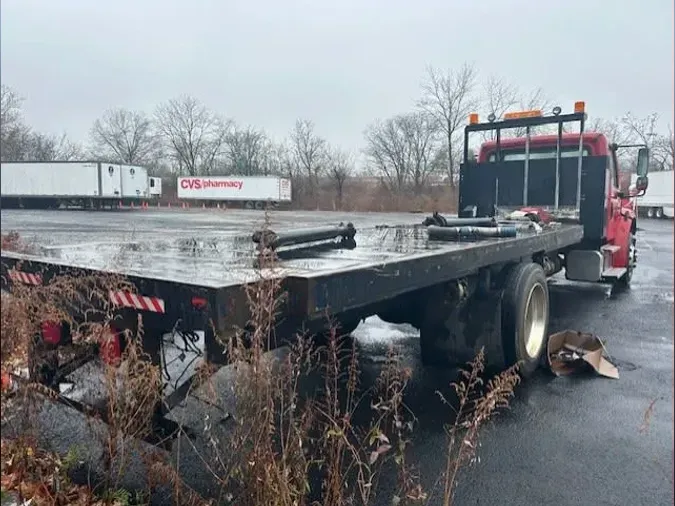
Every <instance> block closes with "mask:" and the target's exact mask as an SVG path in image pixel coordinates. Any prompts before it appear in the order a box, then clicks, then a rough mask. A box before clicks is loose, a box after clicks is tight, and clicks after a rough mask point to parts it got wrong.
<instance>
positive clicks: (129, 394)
mask: <svg viewBox="0 0 675 506" xmlns="http://www.w3.org/2000/svg"><path fill="white" fill-rule="evenodd" d="M3 244H4V242H3ZM256 274H257V279H256V280H255V282H253V283H250V284H249V285H247V286H246V287H244V289H245V290H246V295H247V298H248V305H249V313H250V320H249V322H248V324H247V325H246V327H245V328H244V329H237V332H235V333H234V334H233V336H230V337H229V338H228V339H227V340H225V338H224V337H223V336H221V339H223V340H224V341H225V342H226V344H227V355H228V359H229V360H230V362H231V363H232V365H231V367H232V368H233V369H234V374H233V378H234V379H233V384H232V385H231V388H232V390H233V392H234V394H235V399H236V405H235V410H234V413H233V420H232V423H231V424H230V426H228V428H227V430H223V429H222V427H217V424H216V423H215V421H214V420H212V419H207V418H205V419H204V431H203V433H202V434H200V435H199V439H200V441H201V443H199V444H198V443H196V442H194V441H193V439H191V438H188V437H181V438H179V441H180V444H186V445H191V446H192V448H191V449H192V450H193V451H199V452H201V455H202V458H201V464H202V465H203V467H204V469H205V472H206V473H208V474H209V475H210V477H211V479H212V481H213V482H214V483H215V484H216V485H217V487H216V489H217V492H216V493H212V494H211V497H201V496H200V494H199V493H197V492H196V491H195V490H193V489H191V488H190V486H188V485H187V481H186V480H185V479H184V476H183V475H182V474H181V460H180V455H181V453H180V452H178V456H179V458H178V459H177V460H176V461H175V462H174V463H169V462H168V461H167V459H166V458H164V457H163V456H162V455H161V452H159V451H157V452H146V453H145V455H144V461H145V465H146V469H147V478H148V490H143V491H140V495H138V496H137V497H136V498H135V500H136V501H140V500H141V499H142V498H143V497H148V496H149V495H150V494H151V492H152V491H153V490H154V489H155V488H156V487H157V486H160V485H163V486H165V487H168V488H170V489H171V491H172V497H173V501H174V503H175V504H177V505H178V504H180V505H182V504H195V505H196V504H209V503H210V501H215V502H216V503H219V504H228V503H231V504H237V505H244V506H246V505H263V504H264V505H271V506H275V505H280V506H281V505H288V506H291V505H304V504H307V505H309V504H323V505H326V506H331V505H336V506H337V505H343V504H359V505H364V506H365V505H368V504H374V503H375V502H376V501H377V502H378V503H385V502H392V503H393V504H400V505H403V504H425V503H427V502H429V501H430V500H432V498H433V497H434V496H435V494H436V490H437V489H442V492H441V494H442V496H443V503H444V504H445V505H450V504H452V502H453V496H454V491H455V488H456V483H457V481H458V480H459V479H460V476H461V471H462V470H463V469H465V468H468V467H469V466H471V465H472V464H473V463H474V462H475V461H476V455H477V449H478V445H479V434H480V431H481V430H482V428H483V427H484V424H485V422H487V421H488V420H489V419H490V418H492V417H493V416H494V415H495V414H496V413H497V412H498V411H499V410H500V409H502V408H504V407H506V406H507V405H508V402H509V399H510V396H511V393H512V392H513V389H514V388H515V387H516V385H517V383H518V374H517V370H516V368H511V369H508V370H506V371H504V372H502V373H501V374H499V375H497V376H496V377H494V378H492V379H491V380H489V381H487V382H485V383H484V380H483V375H484V368H483V363H484V356H483V354H482V352H481V353H479V354H478V356H476V358H475V360H474V361H473V362H472V363H471V364H469V366H468V368H467V370H466V371H465V372H464V373H463V375H462V376H461V377H460V378H459V380H458V381H457V383H455V384H453V387H454V389H455V391H456V394H457V397H458V403H454V404H453V407H454V409H456V411H457V416H456V417H455V419H454V421H452V422H451V423H449V425H448V427H447V448H446V454H447V459H446V462H445V465H444V466H443V467H444V469H443V470H442V471H441V474H440V476H439V477H438V479H437V484H439V485H442V486H440V487H432V488H431V489H430V490H429V491H425V490H424V487H423V485H422V482H423V480H422V479H421V478H422V477H420V476H419V474H418V472H417V470H416V467H415V465H414V464H413V463H412V462H411V448H412V445H413V444H414V441H415V430H416V425H417V419H416V418H415V416H414V414H413V413H412V412H411V411H410V410H409V409H408V407H407V406H406V403H405V398H406V390H407V387H408V384H409V382H410V381H411V376H412V372H411V370H410V369H408V368H406V367H403V365H402V362H401V357H400V351H399V350H397V349H396V348H395V347H394V346H392V347H391V348H390V349H389V352H388V354H387V357H386V361H385V364H384V365H383V367H382V369H381V372H380V374H379V377H377V379H376V380H375V381H374V382H372V381H371V382H370V384H364V382H363V381H362V378H361V357H360V350H359V347H358V345H357V343H356V342H355V341H354V340H352V339H350V338H349V336H343V335H341V333H340V332H339V326H338V325H337V323H336V322H331V321H330V320H327V322H326V329H327V330H326V335H325V336H321V337H322V339H321V340H320V342H322V343H324V344H322V345H319V344H318V341H317V340H315V339H314V336H312V335H306V334H302V333H300V334H298V335H297V336H295V338H294V339H292V340H291V344H290V345H289V346H288V347H287V349H285V352H284V353H275V354H270V353H266V350H267V349H269V348H270V347H273V346H274V345H275V344H276V341H277V339H279V340H281V338H282V337H283V338H284V340H287V339H286V338H288V337H289V336H276V335H275V321H276V320H277V316H278V313H279V311H280V305H281V304H282V303H283V302H284V294H283V292H282V290H281V280H282V277H281V275H280V273H279V270H278V261H277V259H276V257H275V255H274V253H273V252H272V251H271V250H267V249H265V248H263V251H262V252H261V257H260V259H259V262H258V267H257V268H256ZM112 288H115V289H124V290H129V291H133V290H134V288H133V286H131V285H130V284H129V283H128V282H127V281H126V280H124V279H122V278H118V277H110V276H95V277H94V276H92V277H88V276H81V277H55V278H53V279H52V280H51V281H50V283H49V284H47V285H45V286H40V287H24V286H16V287H15V288H13V292H12V294H11V296H4V295H3V304H2V320H1V322H2V329H1V331H2V333H1V335H0V339H1V340H2V370H3V371H12V372H15V373H16V372H17V371H18V370H20V369H21V368H26V367H28V365H29V362H30V360H29V357H30V356H31V355H33V354H35V353H36V347H37V348H39V347H40V344H39V342H38V341H36V340H35V339H34V336H36V335H38V334H39V329H40V324H41V322H42V321H45V320H50V321H64V322H67V323H68V325H70V326H71V328H72V333H73V344H74V345H77V344H81V345H86V344H88V343H93V342H98V341H100V340H101V339H102V336H103V335H104V328H105V325H106V323H107V322H110V321H112V319H113V318H114V317H115V311H114V308H112V307H110V304H109V301H108V296H107V294H108V292H109V290H110V289H112ZM94 314H95V315H96V318H95V319H96V321H97V322H98V323H96V324H92V323H82V322H83V317H84V316H85V315H87V316H88V317H91V316H92V315H94ZM142 333H143V325H142V318H141V319H140V320H139V325H138V329H137V331H135V333H133V334H132V333H128V334H127V336H126V337H127V339H126V341H127V343H128V344H127V348H126V350H125V353H124V355H123V357H122V360H121V361H120V363H119V364H114V365H107V366H102V368H103V371H104V378H105V391H106V392H105V393H106V395H105V398H106V408H105V409H106V413H107V422H108V431H107V432H106V433H105V435H104V436H103V438H102V441H101V442H102V443H103V447H104V448H105V455H104V457H103V461H102V462H101V463H99V464H100V466H102V468H103V469H104V475H105V479H103V480H99V483H98V484H97V486H96V487H90V492H91V493H89V492H88V493H89V495H88V496H87V497H88V499H87V500H88V501H90V502H88V503H86V502H85V503H82V504H93V502H92V501H95V500H100V501H103V502H105V503H107V504H130V503H131V502H133V501H132V500H131V496H132V495H131V494H127V495H124V494H125V493H123V492H120V490H121V487H122V484H123V483H122V475H123V474H124V473H123V468H124V461H125V459H126V458H127V457H128V453H129V451H130V447H129V441H133V440H136V439H138V438H141V437H144V436H146V435H148V434H149V433H150V432H151V431H152V427H153V425H152V421H153V416H154V415H155V412H156V410H155V408H156V406H157V403H158V402H160V395H161V388H160V385H161V381H160V371H159V369H158V367H157V366H155V365H152V363H151V362H150V360H149V358H148V357H147V356H146V355H145V354H144V353H143V351H142V349H141V337H142ZM38 351H40V352H41V356H42V355H44V353H42V352H43V351H45V350H38ZM45 353H47V355H49V353H52V354H53V353H62V351H60V350H59V351H58V352H55V350H46V351H45ZM52 360H53V358H52ZM31 369H32V370H33V371H36V370H38V369H39V368H38V369H36V368H35V367H32V368H31ZM206 371H208V372H209V373H210V372H213V367H211V366H209V365H208V364H207V365H205V366H204V368H203V370H202V373H203V374H204V375H205V377H206V378H205V381H204V382H203V383H202V385H201V388H202V391H203V392H208V393H209V395H211V396H212V397H213V400H214V401H217V400H218V397H219V396H221V395H223V393H222V392H219V391H218V390H217V388H215V385H213V384H210V383H209V381H210V379H209V377H208V374H207V373H206ZM316 385H318V387H317V386H316ZM310 387H312V388H310ZM44 390H49V389H45V388H44V387H42V386H35V385H34V384H31V383H30V382H27V383H23V384H21V385H20V386H18V387H17V389H15V390H14V392H13V393H12V394H11V395H8V394H7V393H6V392H5V393H3V398H2V404H3V413H2V418H3V423H5V422H6V421H7V419H8V418H9V417H10V416H11V415H10V413H13V412H14V409H13V408H14V407H16V406H18V405H20V406H22V407H24V406H26V405H27V404H28V403H34V402H35V400H36V396H35V392H38V391H39V392H40V398H41V399H44V395H45V392H44ZM46 393H47V394H48V395H51V396H54V395H55V393H53V392H52V393H50V392H46ZM202 396H203V394H202ZM441 402H444V403H449V402H448V401H447V400H446V399H445V398H444V397H442V396H441ZM31 405H32V404H31ZM6 408H7V409H6ZM24 412H27V411H26V410H24ZM32 413H35V411H34V410H33V411H32ZM205 416H206V415H205ZM34 421H35V418H34V417H32V416H26V417H25V419H24V420H23V422H22V425H21V427H22V428H23V429H24V433H23V434H26V435H28V434H31V435H32V436H31V438H30V439H29V438H28V437H26V438H25V439H22V437H23V434H19V435H18V436H15V437H14V438H13V439H12V440H11V441H10V440H7V442H6V444H5V443H3V456H2V465H3V475H5V473H6V472H7V473H10V474H11V475H12V476H13V479H12V481H11V482H8V483H7V484H5V483H4V482H3V487H7V488H9V489H11V490H17V489H19V488H21V483H22V482H23V481H25V480H23V478H22V477H23V476H24V474H25V473H24V474H20V475H19V478H17V474H16V472H15V470H16V462H17V460H16V459H17V458H19V457H20V458H22V459H23V460H22V461H23V462H26V463H27V464H26V465H25V466H24V468H25V469H28V468H30V472H31V473H38V474H39V473H45V474H44V475H45V477H47V475H48V474H49V479H50V480H52V482H53V481H54V480H55V479H60V478H54V477H55V476H56V477H59V476H61V475H63V473H60V474H59V473H56V472H55V471H54V469H51V470H49V471H47V470H45V469H44V466H43V465H42V464H40V465H38V464H36V463H33V464H32V467H31V465H29V463H28V461H27V460H26V459H25V455H26V454H27V453H26V452H27V448H31V449H32V450H31V452H32V453H33V454H35V452H36V451H38V450H37V447H36V443H35V441H36V440H37V439H36V438H35V437H34V436H35V434H34V433H33V432H31V427H32V428H34V427H35V425H34V423H32V422H34ZM183 436H187V435H186V434H183ZM3 441H4V439H3ZM40 451H41V450H40ZM59 459H60V457H58V456H56V455H50V456H49V457H45V458H43V459H42V461H43V462H46V461H49V462H53V463H54V464H53V466H52V467H54V468H59V469H60V468H61V467H62V465H61V464H58V462H60V460H59ZM24 468H22V469H24ZM385 475H386V476H395V477H396V479H395V485H394V486H393V487H392V486H390V485H388V484H387V485H386V486H385V485H384V484H383V483H381V478H382V477H383V476H385ZM424 478H425V481H426V482H427V483H429V482H433V477H424ZM430 478H431V479H430ZM22 480H23V481H22ZM188 481H189V480H188ZM17 483H18V484H17ZM64 483H65V482H64ZM78 490H80V489H78ZM24 495H28V494H27V493H26V494H24ZM122 496H124V497H123V499H124V501H126V503H125V502H124V501H122V499H120V497H122ZM36 497H37V496H36ZM57 503H58V502H54V503H50V504H57ZM59 504H75V503H74V502H73V503H68V502H60V503H59Z"/></svg>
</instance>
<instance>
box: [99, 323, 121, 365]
mask: <svg viewBox="0 0 675 506" xmlns="http://www.w3.org/2000/svg"><path fill="white" fill-rule="evenodd" d="M99 354H100V356H101V360H102V361H103V362H104V363H105V364H108V365H112V366H117V365H119V363H120V359H121V358H122V343H121V340H120V332H119V331H118V330H117V329H115V328H114V327H113V326H108V327H106V328H105V330H104V331H103V335H102V336H101V340H100V352H99Z"/></svg>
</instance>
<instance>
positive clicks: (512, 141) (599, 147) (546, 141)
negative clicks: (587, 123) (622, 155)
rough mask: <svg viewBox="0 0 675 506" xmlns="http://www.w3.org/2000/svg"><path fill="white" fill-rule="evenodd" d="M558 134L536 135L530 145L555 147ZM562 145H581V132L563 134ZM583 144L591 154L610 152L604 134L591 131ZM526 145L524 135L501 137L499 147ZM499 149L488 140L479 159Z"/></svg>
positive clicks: (599, 154) (479, 154) (484, 159)
mask: <svg viewBox="0 0 675 506" xmlns="http://www.w3.org/2000/svg"><path fill="white" fill-rule="evenodd" d="M557 139H558V136H557V135H535V136H533V137H531V138H530V147H532V148H548V147H555V146H556V142H557ZM560 145H561V146H562V147H564V148H569V147H577V148H578V147H579V134H563V136H562V138H561V140H560ZM583 146H584V148H586V149H587V150H588V152H589V154H590V155H591V156H607V155H608V154H609V153H610V150H609V143H608V142H607V137H605V136H604V135H603V134H600V133H595V132H590V133H584V134H583ZM523 147H525V138H524V137H512V138H506V139H501V140H500V142H499V148H500V149H502V150H505V151H506V150H509V149H516V148H523ZM496 149H497V142H496V141H488V142H485V143H483V144H482V145H481V147H480V151H479V152H478V161H479V162H487V161H488V159H489V157H490V155H491V154H493V153H494V152H495V150H496Z"/></svg>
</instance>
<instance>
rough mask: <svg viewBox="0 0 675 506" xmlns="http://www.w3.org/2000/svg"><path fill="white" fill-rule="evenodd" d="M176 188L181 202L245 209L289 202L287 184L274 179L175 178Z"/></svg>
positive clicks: (288, 181)
mask: <svg viewBox="0 0 675 506" xmlns="http://www.w3.org/2000/svg"><path fill="white" fill-rule="evenodd" d="M177 188H178V192H177V193H178V198H179V199H181V200H189V201H197V202H204V201H212V202H213V201H215V202H223V203H226V204H232V203H237V204H239V205H241V206H243V207H246V208H249V209H253V208H256V209H262V208H263V207H264V206H265V204H266V203H270V204H272V205H279V204H282V203H287V202H290V201H291V180H290V179H287V178H283V177H276V176H195V177H179V178H178V184H177Z"/></svg>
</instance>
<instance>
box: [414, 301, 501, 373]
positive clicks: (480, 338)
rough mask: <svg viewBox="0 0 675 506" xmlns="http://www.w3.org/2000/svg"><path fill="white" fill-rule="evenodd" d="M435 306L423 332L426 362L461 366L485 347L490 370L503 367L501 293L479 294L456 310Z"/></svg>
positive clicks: (421, 333)
mask: <svg viewBox="0 0 675 506" xmlns="http://www.w3.org/2000/svg"><path fill="white" fill-rule="evenodd" d="M434 305H435V306H436V307H434V308H429V309H430V310H429V311H428V312H427V316H426V318H425V322H424V324H423V325H422V328H421V330H420V344H421V348H422V360H423V361H424V362H425V363H429V364H437V365H447V364H452V365H462V364H465V363H466V362H469V361H471V360H473V359H474V357H475V356H476V354H477V353H478V351H479V350H480V349H481V348H484V349H485V362H486V366H487V367H490V368H492V367H494V368H499V369H502V368H503V367H504V365H505V363H506V357H505V356H504V351H503V345H502V332H501V328H502V318H501V312H502V304H501V292H500V291H497V292H488V293H477V294H475V295H474V296H472V297H470V298H469V299H467V300H466V301H465V302H463V303H461V304H458V305H455V306H454V307H452V306H451V307H447V303H442V302H441V303H440V304H434ZM442 306H446V307H445V308H443V307H442ZM444 309H445V310H444ZM443 315H447V317H446V318H444V319H443V318H442V317H443ZM439 317H440V318H439Z"/></svg>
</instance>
